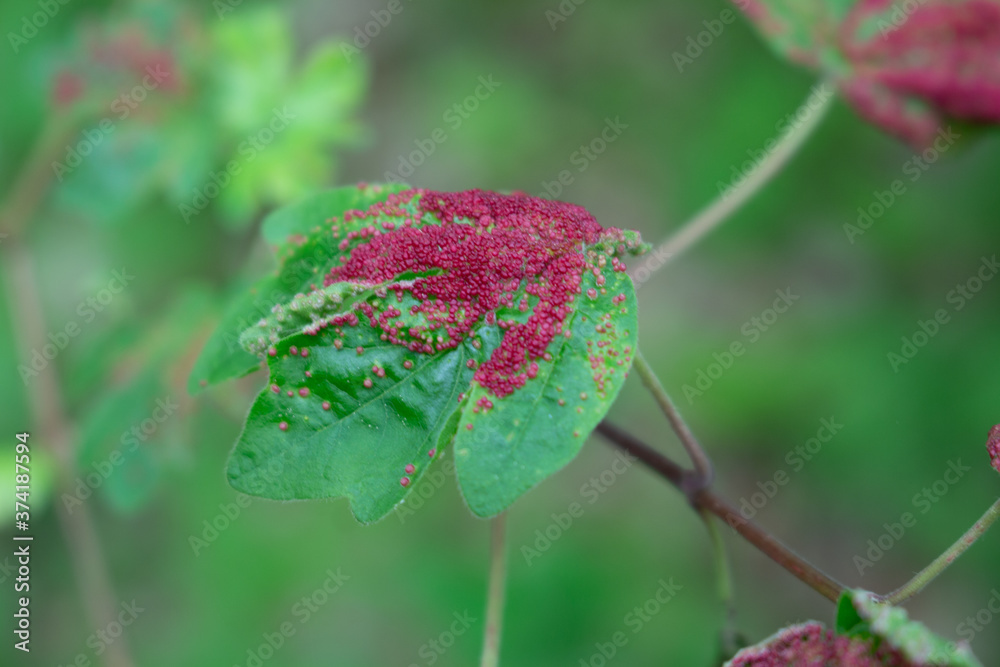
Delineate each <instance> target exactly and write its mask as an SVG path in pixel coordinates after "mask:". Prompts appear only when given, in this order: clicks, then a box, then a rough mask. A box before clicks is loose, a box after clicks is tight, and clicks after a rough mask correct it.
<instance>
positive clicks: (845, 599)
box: [837, 590, 982, 667]
mask: <svg viewBox="0 0 1000 667" xmlns="http://www.w3.org/2000/svg"><path fill="white" fill-rule="evenodd" d="M848 607H850V609H848ZM851 610H853V613H852V612H851ZM852 623H853V625H852ZM837 631H838V633H842V634H847V635H849V636H851V637H860V638H863V639H868V638H871V639H873V640H874V642H875V644H876V645H878V644H879V643H881V642H884V643H886V644H887V645H888V646H890V647H892V648H893V649H894V650H895V651H898V652H899V653H900V654H901V655H902V656H903V657H905V658H906V659H907V660H909V661H911V662H912V664H915V665H937V666H939V667H982V665H981V663H980V662H979V661H978V660H977V659H976V657H975V656H974V655H973V654H972V651H971V650H969V647H968V646H967V645H965V644H964V643H961V644H956V643H955V642H950V641H947V640H945V639H943V638H941V637H938V636H937V635H935V634H934V633H933V632H931V631H930V630H929V629H928V628H927V626H925V625H924V624H923V623H919V622H917V621H911V620H910V619H909V617H908V616H907V614H906V611H905V610H904V609H901V608H899V607H893V606H892V605H889V604H883V603H880V602H878V600H877V598H876V597H875V595H874V594H872V593H869V592H867V591H862V590H853V591H847V592H845V593H844V594H843V595H842V596H841V598H840V601H839V603H838V605H837Z"/></svg>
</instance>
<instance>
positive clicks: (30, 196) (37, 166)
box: [0, 117, 77, 237]
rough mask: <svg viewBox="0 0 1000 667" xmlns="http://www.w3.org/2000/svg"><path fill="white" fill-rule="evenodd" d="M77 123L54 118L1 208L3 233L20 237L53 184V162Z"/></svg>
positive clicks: (45, 128) (19, 173)
mask: <svg viewBox="0 0 1000 667" xmlns="http://www.w3.org/2000/svg"><path fill="white" fill-rule="evenodd" d="M76 127H77V126H76V124H75V123H73V122H71V121H70V120H69V119H66V118H63V117H51V118H50V120H48V121H47V122H46V124H45V127H44V128H42V132H41V134H40V135H39V137H38V139H37V140H36V141H35V145H34V146H33V147H32V149H31V153H30V155H28V158H27V161H26V162H25V164H24V166H22V167H21V169H20V171H19V172H18V175H17V178H16V179H15V180H14V183H12V184H11V186H10V188H9V189H8V190H7V193H6V195H5V197H4V202H3V206H2V207H0V233H2V234H9V235H11V236H14V237H17V236H20V234H21V231H22V230H23V229H24V227H25V225H27V224H28V222H29V220H30V219H31V217H32V216H33V215H34V213H35V211H36V210H37V209H38V205H39V204H40V203H41V201H42V199H43V198H44V196H45V193H46V192H48V190H49V187H50V186H51V185H52V176H53V175H54V174H53V171H52V167H51V162H52V161H54V160H56V159H57V158H58V157H59V152H60V151H61V150H62V149H63V148H64V147H65V145H66V143H67V142H68V141H70V140H72V138H73V134H74V133H75V131H76Z"/></svg>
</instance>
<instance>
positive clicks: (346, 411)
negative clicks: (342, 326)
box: [227, 328, 476, 523]
mask: <svg viewBox="0 0 1000 667" xmlns="http://www.w3.org/2000/svg"><path fill="white" fill-rule="evenodd" d="M345 333H350V334H351V335H350V337H349V338H348V339H347V342H346V343H345V344H343V345H342V347H341V348H340V349H338V347H337V346H335V345H334V343H333V341H334V340H343V339H337V338H336V337H335V336H336V334H334V333H333V332H330V331H329V330H327V331H324V332H323V334H322V335H320V336H309V335H304V334H303V335H297V336H292V337H290V338H286V339H285V340H283V341H281V342H280V343H279V345H278V346H277V348H276V349H277V353H276V355H275V357H274V359H275V360H274V361H273V362H271V363H270V368H271V378H270V382H271V385H270V386H269V387H268V388H266V389H265V390H264V391H262V392H261V394H260V395H259V396H258V397H257V400H256V401H255V402H254V405H253V407H252V408H251V410H250V415H249V417H248V418H247V424H246V427H245V429H244V431H243V433H242V435H241V436H240V439H239V442H238V444H237V446H236V450H235V451H234V452H233V455H232V457H231V458H230V461H229V466H228V471H227V474H228V476H229V481H230V483H231V484H232V485H233V487H234V488H236V489H238V490H240V491H243V492H244V493H248V494H251V495H258V496H265V497H268V498H274V499H280V500H291V499H305V498H328V497H332V496H346V497H348V498H349V499H350V500H351V507H352V509H353V511H354V515H355V517H356V518H357V519H358V520H359V521H361V522H363V523H371V522H373V521H376V520H378V519H380V518H382V517H383V516H385V515H386V514H388V513H389V512H390V511H391V510H392V508H393V507H394V506H395V505H396V504H397V503H398V502H399V501H401V500H402V499H403V496H404V495H405V494H406V491H407V490H408V489H407V487H404V486H403V485H402V484H401V483H400V482H401V480H402V479H403V478H404V477H405V476H406V474H407V473H406V466H407V465H413V466H414V468H415V471H414V473H413V475H411V479H412V481H414V482H415V481H417V480H418V479H419V477H420V475H422V474H423V472H424V471H425V470H426V469H427V467H428V464H429V463H430V462H431V456H430V455H429V454H430V452H431V450H433V449H435V448H436V447H437V445H438V442H439V440H440V439H441V438H448V437H450V435H451V434H450V433H447V432H445V428H446V426H449V417H450V416H451V414H452V413H453V412H455V410H456V408H457V407H458V397H459V394H460V393H461V392H462V391H463V390H465V389H466V388H467V387H468V385H469V382H470V381H471V378H472V370H471V369H469V368H467V367H466V363H465V362H466V360H467V359H469V358H473V357H475V356H476V354H475V352H476V351H475V349H474V348H473V347H472V346H471V344H470V345H465V346H462V347H461V348H460V349H458V350H455V351H453V352H452V353H451V354H443V355H434V356H427V355H418V354H414V353H412V352H410V351H409V350H407V349H406V348H403V347H400V346H398V345H389V344H386V343H383V342H382V341H380V340H379V338H378V335H377V334H376V333H372V332H370V331H365V330H364V329H360V328H357V329H353V330H351V331H350V332H345ZM358 347H361V348H362V349H363V353H362V354H358V353H357V348H358ZM292 348H296V349H297V351H298V354H294V355H293V354H290V350H291V349H292ZM303 349H304V350H306V351H307V352H308V356H307V357H306V358H303V357H302V350H303ZM407 361H409V362H410V364H412V366H411V368H406V367H405V366H404V363H405V362H407ZM374 364H378V366H379V368H381V369H384V371H385V377H384V378H381V377H377V376H376V378H373V377H372V375H373V374H372V370H371V369H372V366H373V365H374ZM307 370H308V371H309V373H310V374H311V377H310V376H306V374H305V373H306V371H307ZM366 379H367V380H368V382H370V383H371V385H372V386H371V387H367V386H366V385H365V380H366ZM274 387H277V389H278V391H277V392H275V391H274V390H273V388H274ZM303 390H306V391H305V392H303ZM289 392H291V395H289ZM303 393H305V395H303ZM282 425H284V428H286V429H287V430H282ZM450 426H451V428H452V429H453V428H454V422H452V423H451V424H450ZM436 453H437V452H435V454H436ZM407 484H408V486H409V485H410V482H407Z"/></svg>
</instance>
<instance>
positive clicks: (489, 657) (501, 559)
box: [479, 513, 507, 667]
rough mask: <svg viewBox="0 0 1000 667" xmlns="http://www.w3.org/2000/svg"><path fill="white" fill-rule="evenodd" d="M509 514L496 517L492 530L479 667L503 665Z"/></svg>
mask: <svg viewBox="0 0 1000 667" xmlns="http://www.w3.org/2000/svg"><path fill="white" fill-rule="evenodd" d="M506 533H507V514H506V513H503V514H499V515H497V516H496V517H494V519H493V521H492V524H491V526H490V583H489V593H488V597H487V600H486V630H485V634H484V635H483V656H482V659H481V660H480V661H479V664H480V667H497V665H499V664H500V631H501V630H502V628H503V605H504V589H505V584H506V578H507V545H506V538H507V536H506Z"/></svg>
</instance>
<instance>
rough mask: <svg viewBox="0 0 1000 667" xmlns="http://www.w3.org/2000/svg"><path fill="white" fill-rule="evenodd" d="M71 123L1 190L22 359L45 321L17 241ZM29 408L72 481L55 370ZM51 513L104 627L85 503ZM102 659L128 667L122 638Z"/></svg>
mask: <svg viewBox="0 0 1000 667" xmlns="http://www.w3.org/2000/svg"><path fill="white" fill-rule="evenodd" d="M71 130H72V127H71V126H69V125H63V124H62V123H61V122H59V121H50V122H48V123H47V124H46V128H45V130H44V131H43V133H42V136H41V137H40V138H39V139H38V141H37V142H36V145H35V148H34V149H33V150H32V154H31V157H29V159H28V162H27V164H26V165H25V166H24V167H22V169H21V172H20V174H19V176H18V177H17V179H16V181H15V184H14V185H13V186H12V187H11V189H10V190H9V191H8V193H7V198H6V200H5V202H4V204H3V206H2V208H0V232H2V233H4V234H6V233H10V234H12V235H13V236H14V238H12V239H9V240H8V239H4V244H3V247H2V253H3V255H4V257H3V261H2V262H0V265H2V266H3V267H4V268H5V269H6V275H5V280H6V282H7V283H8V285H7V289H8V290H9V293H10V303H12V304H14V308H15V317H14V321H15V322H16V332H15V333H16V335H17V338H18V339H19V340H18V342H19V343H20V348H21V350H22V353H23V354H24V357H25V358H26V357H27V356H29V355H28V354H26V353H24V351H26V350H29V349H30V348H31V346H32V344H33V343H37V342H38V341H44V340H45V319H44V316H43V311H42V302H41V298H40V296H39V291H38V284H37V281H36V279H35V273H34V267H33V266H32V261H31V254H30V253H29V251H28V250H27V248H26V245H25V243H24V241H23V239H21V238H19V237H20V236H21V233H22V231H23V229H24V228H25V227H26V226H27V224H28V223H29V222H30V221H31V219H32V218H33V216H34V215H35V213H36V210H37V207H38V205H39V204H40V203H41V201H42V199H43V198H44V196H45V193H46V192H47V191H48V189H49V187H50V186H51V184H52V170H51V169H49V166H48V164H47V162H48V161H49V157H50V156H51V155H53V154H54V153H53V151H54V150H56V149H58V147H59V146H60V145H61V143H62V142H63V141H65V140H66V139H67V137H69V136H71ZM27 394H28V400H29V407H30V410H31V412H32V419H33V423H34V424H35V425H36V426H37V428H38V429H39V435H40V440H41V442H42V444H43V446H46V447H48V449H49V450H50V451H51V452H52V453H53V455H54V458H55V460H56V463H57V465H58V470H59V477H60V483H61V484H67V485H69V484H72V480H73V477H74V470H75V460H74V457H73V452H72V442H73V433H72V429H71V427H70V425H69V419H68V417H67V415H66V410H65V406H64V403H63V397H62V392H61V390H60V387H59V382H58V380H57V377H56V368H55V367H50V368H47V369H45V371H43V372H42V373H40V374H39V376H38V377H36V378H34V379H33V380H32V381H31V382H30V383H29V386H28V391H27ZM56 513H57V515H58V517H59V525H60V528H61V530H62V533H63V537H64V538H65V540H66V543H67V545H68V548H69V551H70V553H71V554H72V556H73V557H72V558H71V559H70V560H71V562H72V563H73V566H74V569H75V579H76V584H77V588H78V590H79V593H80V598H81V602H82V604H83V607H84V609H85V611H86V614H87V622H88V623H90V625H91V626H92V627H94V628H101V627H106V626H107V625H108V624H109V623H110V622H112V621H113V620H114V619H115V613H116V611H117V610H116V607H117V603H116V602H115V595H114V593H113V590H112V586H111V583H110V579H109V577H108V573H107V569H106V567H105V559H104V554H103V552H102V550H101V543H100V538H99V537H98V535H97V531H96V529H95V527H94V521H93V517H92V516H91V514H90V509H89V507H88V506H87V505H86V504H82V505H80V506H79V507H77V508H76V510H75V516H72V517H71V516H70V513H69V511H68V510H67V509H66V508H65V507H64V506H63V505H62V504H61V503H60V504H59V506H58V507H57V510H56ZM107 649H108V650H107V651H106V652H105V654H104V656H103V658H102V660H103V662H104V664H106V665H109V667H131V665H133V664H134V663H133V661H132V658H131V656H130V654H129V651H128V647H127V643H126V641H125V638H124V637H119V638H118V639H117V640H116V641H114V642H113V643H111V644H109V645H108V647H107Z"/></svg>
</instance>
